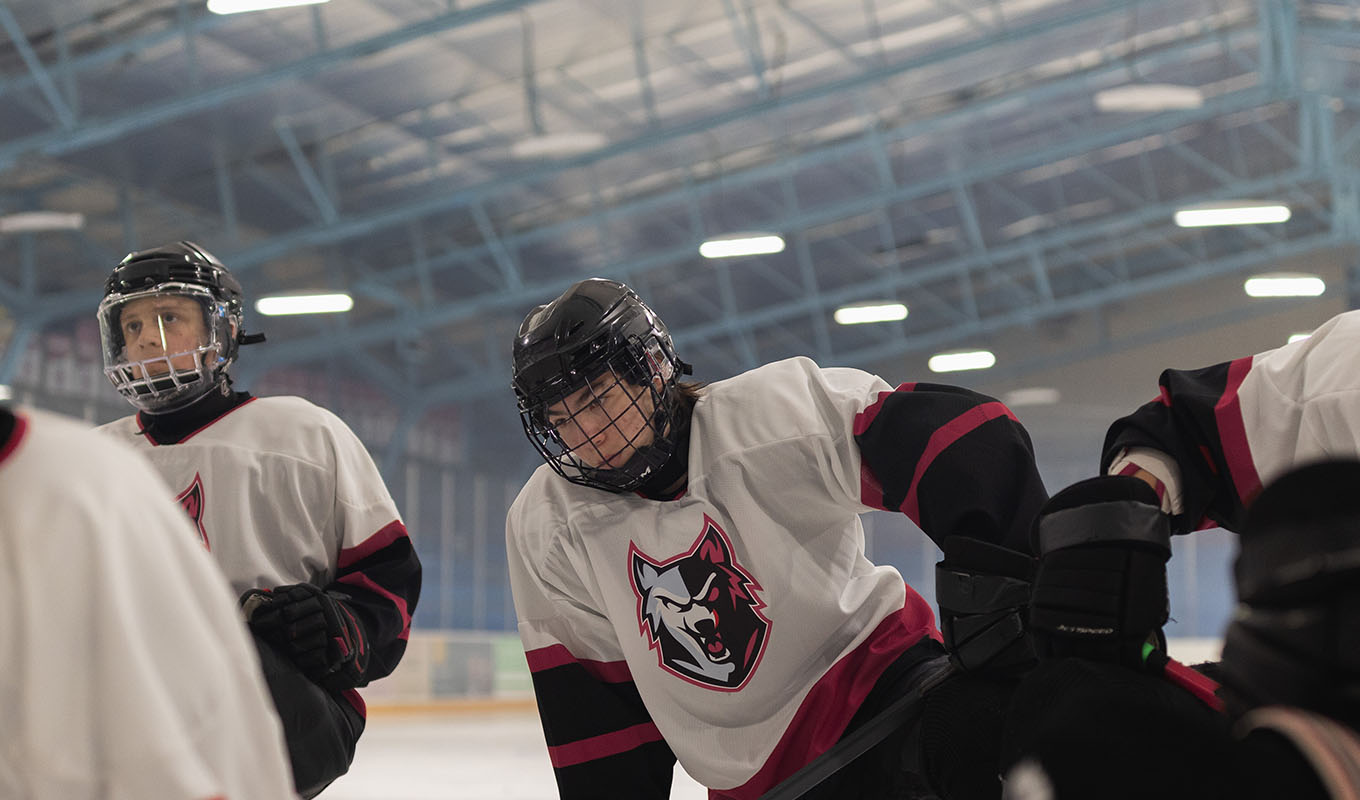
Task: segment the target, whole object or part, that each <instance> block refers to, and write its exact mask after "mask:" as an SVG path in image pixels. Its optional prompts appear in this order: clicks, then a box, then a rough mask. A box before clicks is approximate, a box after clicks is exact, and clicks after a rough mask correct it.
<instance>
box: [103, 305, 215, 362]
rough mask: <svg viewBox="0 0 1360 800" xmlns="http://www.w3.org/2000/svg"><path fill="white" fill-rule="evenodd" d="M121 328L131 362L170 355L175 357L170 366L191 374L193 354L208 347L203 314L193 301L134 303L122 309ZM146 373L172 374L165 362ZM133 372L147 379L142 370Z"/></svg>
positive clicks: (119, 322)
mask: <svg viewBox="0 0 1360 800" xmlns="http://www.w3.org/2000/svg"><path fill="white" fill-rule="evenodd" d="M118 324H119V325H120V326H121V327H122V330H123V341H124V343H125V345H126V348H127V359H128V360H129V361H145V360H147V359H152V358H160V357H162V356H165V355H167V354H169V355H172V356H173V357H172V358H170V359H169V364H173V365H174V367H175V369H176V370H191V369H194V368H195V367H196V366H197V365H196V363H195V362H194V353H193V352H192V351H193V350H194V349H195V348H198V347H201V346H203V345H205V344H207V343H208V328H207V326H206V325H205V324H204V322H203V310H202V308H201V307H200V306H199V304H198V301H196V300H194V299H193V298H190V297H182V296H178V295H161V296H153V297H142V298H139V299H136V300H132V301H130V302H129V303H128V304H127V305H125V306H123V310H122V313H121V314H120V316H119V318H118ZM176 353H179V354H180V355H174V354H176ZM146 369H147V372H149V373H151V374H152V375H163V374H165V373H166V372H169V371H170V368H169V366H168V364H167V362H166V361H152V362H150V363H148V364H147V365H146ZM132 371H133V373H134V375H135V376H136V377H138V378H141V377H144V376H143V375H142V374H141V368H140V367H137V366H134V367H133V368H132Z"/></svg>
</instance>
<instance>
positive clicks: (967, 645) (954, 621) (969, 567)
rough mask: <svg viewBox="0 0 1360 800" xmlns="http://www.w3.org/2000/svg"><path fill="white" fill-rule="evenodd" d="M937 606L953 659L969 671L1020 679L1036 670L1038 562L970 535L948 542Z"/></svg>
mask: <svg viewBox="0 0 1360 800" xmlns="http://www.w3.org/2000/svg"><path fill="white" fill-rule="evenodd" d="M943 549H944V560H943V561H941V562H940V563H938V564H936V565H935V601H936V603H937V604H938V605H939V607H940V632H941V633H942V634H944V646H945V648H946V649H948V650H949V656H950V660H951V661H953V662H954V664H955V666H957V667H959V668H960V669H963V670H969V671H974V672H981V673H983V674H984V675H990V676H994V677H1007V676H1016V675H1020V674H1022V673H1024V672H1025V671H1027V670H1028V669H1029V668H1030V667H1032V666H1034V662H1035V658H1034V650H1033V647H1032V646H1031V643H1030V641H1029V637H1028V636H1027V635H1026V634H1025V613H1026V611H1025V610H1026V606H1027V605H1028V603H1029V595H1030V581H1031V580H1033V578H1034V559H1033V558H1032V557H1030V556H1029V555H1027V554H1025V553H1021V552H1018V551H1015V550H1011V549H1009V548H1006V547H1001V546H1000V545H995V544H991V543H990V542H984V541H982V540H981V539H973V538H970V537H967V536H950V537H949V538H947V539H945V540H944V545H943Z"/></svg>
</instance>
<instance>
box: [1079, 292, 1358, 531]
mask: <svg viewBox="0 0 1360 800" xmlns="http://www.w3.org/2000/svg"><path fill="white" fill-rule="evenodd" d="M1357 353H1360V311H1349V312H1346V313H1344V314H1340V315H1338V316H1335V317H1333V318H1332V319H1330V320H1328V321H1327V322H1325V323H1324V324H1322V325H1321V326H1319V327H1318V329H1317V330H1316V331H1314V332H1313V334H1312V336H1310V337H1309V338H1307V339H1304V340H1301V341H1298V342H1294V343H1292V344H1288V345H1285V346H1283V347H1279V348H1277V349H1274V350H1268V351H1266V352H1264V353H1259V354H1257V355H1255V356H1248V357H1245V358H1239V359H1236V360H1234V361H1228V362H1224V363H1222V364H1216V365H1213V366H1210V367H1204V368H1201V369H1194V370H1166V371H1165V372H1164V373H1162V376H1161V381H1160V383H1161V395H1160V397H1159V398H1158V399H1157V400H1155V401H1153V402H1151V403H1148V404H1146V405H1145V406H1143V407H1141V408H1139V409H1138V410H1137V411H1135V412H1134V413H1133V414H1130V415H1129V416H1128V417H1125V418H1123V419H1120V420H1118V421H1116V422H1115V423H1114V425H1113V426H1112V427H1111V429H1110V432H1109V435H1108V436H1107V437H1106V444H1105V452H1104V458H1103V460H1102V467H1103V468H1104V470H1105V471H1106V472H1111V473H1125V474H1129V473H1132V472H1133V471H1134V470H1136V469H1139V468H1142V469H1145V470H1147V471H1148V472H1149V473H1151V474H1152V475H1153V476H1155V477H1156V478H1157V479H1158V480H1160V481H1161V483H1162V486H1161V487H1160V489H1159V491H1160V492H1161V494H1162V498H1163V509H1164V510H1166V511H1168V512H1170V513H1173V514H1175V515H1177V517H1178V518H1179V519H1180V521H1181V524H1182V527H1183V528H1197V527H1204V526H1206V525H1211V524H1221V525H1223V526H1224V527H1227V528H1230V529H1233V530H1236V529H1237V528H1238V526H1239V525H1240V524H1241V522H1242V517H1243V514H1244V513H1245V508H1246V506H1247V505H1249V504H1250V502H1251V500H1252V499H1254V498H1255V496H1256V494H1257V493H1259V492H1260V490H1261V488H1262V487H1263V486H1264V485H1266V484H1268V483H1270V482H1271V481H1273V480H1274V479H1275V478H1278V477H1279V476H1280V475H1282V474H1284V473H1285V472H1288V471H1289V470H1291V469H1293V468H1295V467H1297V466H1302V465H1303V464H1306V463H1308V462H1310V461H1318V460H1321V459H1325V458H1332V457H1350V458H1355V457H1360V369H1356V354H1357Z"/></svg>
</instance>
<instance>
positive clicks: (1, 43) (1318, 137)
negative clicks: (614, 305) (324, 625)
mask: <svg viewBox="0 0 1360 800" xmlns="http://www.w3.org/2000/svg"><path fill="white" fill-rule="evenodd" d="M0 28H3V34H4V35H3V36H0V108H2V109H3V113H0V215H5V216H3V217H0V304H3V306H4V307H5V308H6V310H7V313H8V315H9V320H8V324H9V326H10V328H9V330H10V335H9V342H8V345H9V346H8V348H7V349H6V352H5V354H4V357H3V358H0V382H4V381H5V380H7V379H8V377H10V376H11V375H12V374H13V372H14V370H15V368H16V363H17V360H18V358H19V355H20V354H21V353H22V352H23V349H24V347H25V346H26V345H27V344H28V343H30V342H32V341H34V340H35V339H34V337H40V336H41V335H42V334H43V333H44V332H45V331H51V330H53V329H66V328H69V327H70V326H72V325H88V324H89V320H90V319H91V318H92V313H93V309H94V306H95V304H96V303H97V301H98V297H99V295H100V284H101V282H102V280H103V278H104V277H105V275H106V274H107V272H108V270H109V269H110V268H111V266H112V265H113V264H114V263H115V262H116V261H117V259H118V258H119V257H121V255H122V254H123V253H125V252H128V251H130V250H133V249H138V248H141V247H147V246H151V245H154V244H159V243H161V242H163V241H168V240H174V239H180V238H190V239H194V240H196V241H198V242H200V243H201V244H203V245H204V246H206V247H207V248H208V249H210V250H212V251H213V252H215V253H216V254H217V255H218V256H220V257H221V258H222V259H223V260H224V261H225V262H226V263H227V264H228V265H229V266H231V267H232V268H233V270H234V271H235V272H236V273H238V275H239V276H240V277H241V279H242V281H243V283H245V284H246V286H247V289H248V291H249V292H250V293H251V294H252V295H255V296H259V295H262V294H266V293H272V292H276V291H297V290H301V289H342V290H345V291H348V292H351V293H352V294H353V295H354V297H355V300H356V306H355V308H354V310H353V311H352V312H350V313H348V314H345V315H339V316H332V317H307V318H289V319H281V318H271V319H269V320H268V321H267V325H266V328H267V330H268V333H269V336H270V341H271V344H269V345H268V346H266V347H262V348H259V349H258V350H257V351H253V352H251V353H250V358H249V359H248V360H245V361H243V363H242V364H241V365H240V376H241V377H242V378H244V379H246V380H247V381H248V380H250V379H251V378H252V377H259V376H261V375H264V374H265V373H269V372H271V371H277V370H319V371H321V372H324V373H327V374H332V375H333V374H336V373H337V371H339V373H340V374H342V375H343V376H344V377H345V379H346V380H353V381H362V382H365V383H368V384H372V386H374V387H376V388H378V389H379V390H380V391H382V392H383V393H384V394H385V395H386V396H388V397H389V398H391V399H392V400H393V402H395V403H397V404H398V405H399V406H400V407H401V408H402V409H403V410H404V411H405V412H406V416H405V419H406V420H408V422H409V421H413V420H416V419H419V418H420V416H421V415H422V414H423V413H424V412H425V411H426V410H428V409H430V408H435V407H440V406H457V407H468V406H474V405H476V404H478V403H480V402H482V401H486V400H491V401H494V402H498V403H501V404H504V402H505V401H506V399H507V398H508V397H509V394H508V388H507V387H508V380H509V369H508V363H507V361H508V354H509V343H510V341H511V338H512V336H513V333H514V331H515V329H516V327H517V325H518V323H519V321H520V320H521V319H522V317H523V316H524V314H525V313H526V312H527V311H528V310H529V309H530V308H531V307H532V306H534V305H535V304H537V303H540V302H544V301H546V300H547V299H548V298H550V297H552V296H554V295H555V294H557V293H558V292H560V291H561V290H562V289H564V288H565V287H566V286H568V285H569V284H571V283H572V282H574V281H576V280H579V279H581V278H584V277H588V276H592V275H603V276H609V277H614V278H618V279H621V280H624V281H627V282H629V283H631V284H633V285H634V286H635V287H636V288H637V289H638V290H639V291H640V293H641V294H642V295H643V296H644V297H645V298H647V299H648V300H649V301H651V302H652V304H653V305H654V306H655V307H656V308H657V309H658V310H659V311H660V312H661V313H662V315H663V317H664V318H666V319H667V321H668V322H669V323H670V325H671V329H672V332H673V333H674V334H675V337H676V339H677V342H678V344H679V347H680V348H681V351H682V354H683V355H684V357H685V358H686V359H687V360H689V361H691V362H693V363H695V364H697V365H699V367H700V369H699V373H700V374H699V377H702V378H705V379H715V378H720V377H723V376H725V375H729V374H733V373H736V372H738V371H741V370H743V369H746V368H749V367H751V366H755V365H756V364H759V363H763V362H765V361H769V360H772V359H776V358H782V357H786V356H789V355H794V354H805V355H810V356H813V357H814V358H816V359H818V360H819V361H821V362H822V363H824V364H827V365H832V364H849V365H857V366H864V367H867V368H873V369H877V370H879V371H880V372H882V373H883V374H885V376H891V377H892V378H896V379H904V378H906V377H907V376H908V375H909V374H912V373H919V372H920V371H921V369H920V365H921V364H923V363H924V358H925V356H926V355H928V354H930V353H932V352H935V351H938V350H944V349H950V348H956V347H964V346H976V345H983V346H989V347H991V348H992V349H994V350H996V351H997V352H998V354H999V357H1001V356H1002V355H1003V354H1004V356H1005V357H1004V358H1002V360H1001V362H1000V363H999V364H998V369H999V372H997V373H994V374H995V375H996V376H1000V377H994V378H992V380H994V381H1010V382H1012V383H1014V384H1016V385H1021V384H1023V383H1024V382H1025V381H1026V380H1028V379H1030V378H1031V377H1033V376H1035V375H1040V374H1042V373H1044V372H1045V371H1049V372H1051V371H1053V370H1055V369H1059V368H1061V367H1062V366H1063V365H1064V364H1070V363H1073V362H1074V361H1075V360H1079V359H1081V358H1087V357H1090V356H1092V355H1093V354H1103V357H1104V358H1105V359H1106V360H1110V359H1117V357H1118V354H1119V353H1120V352H1121V350H1123V349H1126V348H1132V347H1137V346H1140V343H1141V344H1143V345H1146V344H1147V343H1149V342H1157V341H1161V342H1168V341H1174V340H1175V337H1185V336H1192V335H1203V334H1205V333H1211V332H1212V331H1214V330H1220V329H1227V330H1232V329H1233V328H1232V326H1234V325H1238V326H1241V325H1242V324H1244V323H1247V322H1249V321H1250V320H1252V319H1253V318H1256V317H1258V316H1259V315H1261V314H1262V313H1265V311H1264V310H1263V307H1262V306H1260V305H1252V304H1251V303H1249V302H1248V301H1246V300H1245V299H1244V298H1242V297H1241V292H1240V288H1232V287H1240V283H1241V277H1242V276H1243V275H1244V274H1247V273H1251V272H1256V271H1260V270H1263V269H1277V268H1281V267H1291V268H1298V267H1300V266H1306V267H1308V268H1310V269H1312V270H1313V271H1322V272H1324V273H1326V274H1327V277H1328V279H1329V281H1331V286H1332V288H1331V289H1329V295H1328V297H1329V298H1331V300H1330V301H1329V302H1331V305H1329V306H1327V308H1329V309H1331V310H1340V308H1342V307H1346V306H1350V305H1354V301H1353V297H1354V295H1355V294H1356V291H1355V289H1354V284H1355V280H1354V279H1353V277H1352V274H1351V273H1352V269H1351V265H1352V263H1353V261H1354V257H1355V247H1354V245H1355V244H1356V242H1357V240H1358V237H1360V171H1357V166H1360V161H1357V148H1358V147H1360V114H1358V113H1357V109H1360V94H1357V91H1358V89H1357V87H1360V63H1357V62H1358V60H1360V0H1323V1H1320V2H1298V3H1295V2H1291V1H1290V0H1143V1H1142V2H1133V1H1132V0H1066V1H1062V0H986V1H984V0H695V1H694V2H673V0H483V1H482V2H469V1H468V0H331V2H329V3H327V4H325V5H317V6H310V7H299V8H292V9H282V10H276V11H264V12H253V13H245V14H236V15H229V16H219V15H216V14H212V13H209V12H208V11H207V9H206V8H205V6H204V4H203V3H202V2H201V0H134V1H133V2H114V1H113V0H61V2H52V0H0ZM1168 85H1169V86H1171V87H1176V91H1170V90H1168V89H1166V87H1167V86H1168ZM1121 87H1138V88H1139V89H1143V90H1148V91H1150V92H1151V93H1152V96H1153V97H1159V98H1160V99H1159V100H1158V101H1157V104H1156V105H1154V106H1151V107H1150V108H1148V109H1147V110H1110V109H1109V107H1108V106H1106V105H1103V103H1102V102H1101V101H1100V98H1105V97H1108V94H1104V93H1105V92H1107V91H1108V90H1113V89H1120V88H1121ZM1168 91H1170V94H1167V92H1168ZM1159 92H1160V94H1159ZM1177 92H1179V93H1177ZM1241 199H1263V200H1271V201H1276V202H1282V203H1285V204H1287V205H1288V206H1289V207H1290V208H1291V210H1292V217H1291V219H1290V220H1289V221H1288V222H1286V223H1284V224H1277V225H1251V226H1237V227H1232V228H1201V229H1190V228H1180V227H1177V226H1176V225H1175V224H1174V223H1173V221H1172V218H1173V213H1174V212H1175V211H1176V210H1177V209H1179V208H1182V207H1185V206H1187V205H1194V204H1206V203H1216V202H1226V201H1236V200H1241ZM31 212H57V213H59V214H79V215H81V217H80V220H81V223H80V224H79V226H78V227H69V229H64V230H43V231H33V230H28V231H25V230H24V228H23V225H22V224H20V223H17V222H14V220H20V221H22V220H29V221H30V222H31V221H32V220H33V219H34V218H33V217H31V216H27V217H26V216H24V215H26V214H29V213H31ZM5 219H10V220H11V224H10V225H9V227H8V228H6V227H5V222H4V220H5ZM66 219H71V218H66ZM58 221H60V218H58ZM57 227H61V225H60V224H58V226H57ZM738 231H769V232H775V233H779V234H781V235H783V236H784V237H785V239H786V242H787V246H786V248H785V250H784V251H783V252H781V253H778V254H773V255H765V256H753V257H745V258H739V259H726V260H706V259H704V258H701V257H700V255H699V253H698V247H699V244H700V243H701V242H702V241H704V240H705V239H708V238H711V237H714V236H718V235H722V234H730V233H733V232H738ZM883 300H896V301H900V302H903V303H905V304H906V305H907V306H908V307H909V309H910V314H909V316H908V317H907V319H906V320H904V321H902V322H896V323H885V324H877V325H862V326H840V325H837V324H835V323H834V322H833V321H832V312H833V311H834V310H835V309H836V308H837V307H839V306H842V305H845V304H850V303H861V302H871V301H883ZM1310 313H1313V315H1314V316H1317V314H1316V313H1315V312H1310ZM1324 316H1325V315H1324ZM251 321H252V322H253V323H254V324H255V326H256V327H258V326H259V325H260V324H263V322H262V320H261V318H259V317H252V319H251ZM1247 345H1248V343H1246V342H1243V343H1242V346H1243V347H1246V346H1247ZM1088 382H1090V381H1089V379H1088ZM998 385H1001V384H998ZM1147 389H1148V391H1149V392H1150V391H1151V386H1150V385H1148V387H1147Z"/></svg>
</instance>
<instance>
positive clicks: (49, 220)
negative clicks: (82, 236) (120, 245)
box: [0, 211, 85, 233]
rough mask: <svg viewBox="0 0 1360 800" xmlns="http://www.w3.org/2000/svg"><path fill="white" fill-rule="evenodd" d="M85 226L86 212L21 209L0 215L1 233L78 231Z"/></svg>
mask: <svg viewBox="0 0 1360 800" xmlns="http://www.w3.org/2000/svg"><path fill="white" fill-rule="evenodd" d="M83 227H85V215H84V214H68V213H66V212H63V211H20V212H19V213H17V214H6V215H4V216H0V233H39V232H42V231H78V230H80V229H81V228H83Z"/></svg>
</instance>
